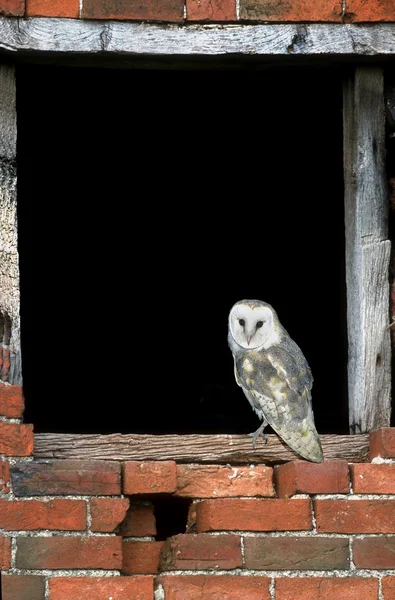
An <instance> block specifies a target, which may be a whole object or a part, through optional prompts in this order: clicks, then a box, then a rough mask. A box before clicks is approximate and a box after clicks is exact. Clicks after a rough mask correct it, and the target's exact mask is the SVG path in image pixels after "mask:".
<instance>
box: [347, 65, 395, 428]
mask: <svg viewBox="0 0 395 600" xmlns="http://www.w3.org/2000/svg"><path fill="white" fill-rule="evenodd" d="M343 110H344V175H345V225H346V280H347V327H348V394H349V423H350V431H351V433H364V432H367V431H370V430H371V429H375V428H377V427H382V426H389V424H390V413H391V396H390V392H391V346H390V332H389V329H388V325H389V322H390V321H389V261H390V248H391V243H390V241H389V240H388V202H389V200H388V192H387V182H386V176H385V115H384V82H383V72H382V69H380V68H377V67H357V68H356V70H355V72H354V73H353V74H352V76H351V77H350V78H349V79H348V80H347V81H346V82H345V85H344V105H343Z"/></svg>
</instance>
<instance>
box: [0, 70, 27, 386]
mask: <svg viewBox="0 0 395 600" xmlns="http://www.w3.org/2000/svg"><path fill="white" fill-rule="evenodd" d="M17 242H18V240H17V216H16V104H15V73H14V68H13V67H10V66H5V65H0V380H1V381H6V382H8V383H12V384H20V383H22V368H21V346H20V316H19V266H18V247H17Z"/></svg>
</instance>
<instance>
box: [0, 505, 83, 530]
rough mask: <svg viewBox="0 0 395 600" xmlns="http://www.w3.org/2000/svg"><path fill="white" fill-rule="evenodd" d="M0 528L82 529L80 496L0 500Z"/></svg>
mask: <svg viewBox="0 0 395 600" xmlns="http://www.w3.org/2000/svg"><path fill="white" fill-rule="evenodd" d="M0 529H6V530H9V531H12V530H17V531H23V530H26V531H33V530H37V529H53V530H63V531H78V530H83V529H86V503H85V502H84V500H43V501H40V500H16V501H15V500H0Z"/></svg>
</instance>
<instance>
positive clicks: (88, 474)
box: [11, 460, 121, 496]
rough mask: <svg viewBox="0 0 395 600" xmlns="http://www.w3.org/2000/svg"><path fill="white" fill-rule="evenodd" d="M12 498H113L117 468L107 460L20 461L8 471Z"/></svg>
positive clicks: (116, 489) (118, 482) (118, 480)
mask: <svg viewBox="0 0 395 600" xmlns="http://www.w3.org/2000/svg"><path fill="white" fill-rule="evenodd" d="M11 481H12V486H13V489H14V493H15V495H16V496H47V495H67V494H79V495H82V494H84V495H98V496H99V495H100V496H107V495H116V494H120V493H121V466H120V463H118V462H113V461H108V460H47V461H34V462H20V463H17V464H16V465H15V466H14V467H12V469H11Z"/></svg>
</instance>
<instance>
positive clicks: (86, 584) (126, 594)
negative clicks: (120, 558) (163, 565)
mask: <svg viewBox="0 0 395 600" xmlns="http://www.w3.org/2000/svg"><path fill="white" fill-rule="evenodd" d="M49 590H50V599H51V600H71V599H73V600H74V599H77V598H87V599H89V600H108V599H109V598H110V597H111V598H112V600H132V599H133V600H154V580H153V577H151V576H149V575H137V576H135V577H54V578H53V579H50V580H49Z"/></svg>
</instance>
